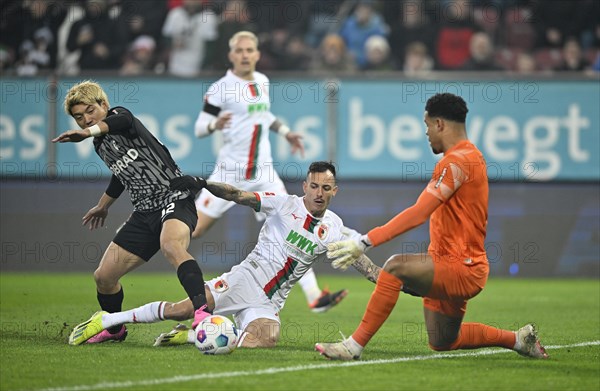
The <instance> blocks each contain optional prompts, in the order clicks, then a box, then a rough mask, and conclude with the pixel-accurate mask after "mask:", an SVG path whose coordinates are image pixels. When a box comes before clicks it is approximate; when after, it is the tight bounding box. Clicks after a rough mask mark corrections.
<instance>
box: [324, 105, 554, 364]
mask: <svg viewBox="0 0 600 391" xmlns="http://www.w3.org/2000/svg"><path fill="white" fill-rule="evenodd" d="M467 111H468V109H467V105H466V103H465V101H464V100H463V99H462V98H461V97H459V96H456V95H453V94H449V93H444V94H436V95H435V96H433V97H431V98H430V99H429V100H428V101H427V103H426V106H425V118H424V119H425V125H426V128H427V132H426V134H427V136H428V139H429V143H430V144H431V149H432V150H433V152H434V153H435V154H440V153H442V154H443V155H444V156H443V158H442V159H441V160H440V161H439V162H438V164H437V165H436V167H435V169H434V172H433V176H432V178H431V181H430V182H429V184H428V185H427V187H426V188H425V189H424V190H423V192H422V193H421V195H420V196H419V198H418V199H417V202H416V203H415V204H414V205H413V206H411V207H409V208H407V209H406V210H404V211H403V212H401V213H399V214H398V215H396V216H395V217H394V218H392V219H391V220H390V221H389V222H388V223H386V224H385V225H383V226H381V227H376V228H373V229H372V230H370V231H369V232H368V233H367V234H366V235H362V236H361V237H359V238H356V239H353V240H346V241H342V242H336V243H332V244H330V245H329V248H328V250H329V251H328V253H327V255H328V257H330V258H332V259H334V261H333V265H334V266H336V267H338V268H342V269H345V268H347V267H348V266H349V265H351V264H352V263H353V262H355V260H356V259H357V258H358V257H360V255H362V254H363V252H364V251H365V250H367V249H368V248H369V247H371V246H378V245H380V244H382V243H385V242H387V241H389V240H391V239H393V238H395V237H396V236H398V235H400V234H402V233H404V232H406V231H408V230H410V229H412V228H414V227H417V226H419V225H421V224H423V223H424V222H426V221H427V219H430V230H429V231H430V239H431V243H430V245H429V249H428V251H427V253H426V254H396V255H393V256H392V257H391V258H389V259H388V260H387V262H386V263H385V265H384V267H383V270H382V271H381V272H380V274H379V278H378V279H377V285H376V287H375V291H374V292H373V294H372V295H371V299H370V301H369V303H368V305H367V309H366V311H365V314H364V315H363V318H362V321H361V323H360V325H359V326H358V328H357V329H356V330H355V331H354V333H353V334H352V335H351V336H350V337H349V338H346V339H344V340H343V341H342V342H338V343H317V344H316V345H315V349H316V350H317V351H318V352H320V353H321V354H322V355H324V356H326V357H327V358H330V359H341V360H350V359H358V358H359V357H360V355H361V353H362V350H363V348H364V347H365V346H366V345H367V344H368V342H369V340H370V339H371V338H372V337H373V336H374V335H375V333H376V332H377V330H379V328H380V327H381V326H382V325H383V323H384V322H385V320H386V319H387V318H388V316H389V315H390V313H391V312H392V310H393V309H394V306H395V304H396V301H397V300H398V297H399V294H400V291H401V290H403V289H404V290H409V291H413V292H415V293H417V294H419V295H420V296H422V297H423V307H424V314H425V324H426V326H427V333H428V338H429V346H430V347H431V349H433V350H437V351H446V350H455V349H476V348H482V347H490V346H498V347H504V348H507V349H512V350H515V351H516V352H518V353H519V354H521V355H523V356H528V357H535V358H547V357H548V355H547V354H546V351H545V349H544V347H543V346H542V345H541V344H540V342H539V340H538V338H537V332H536V329H535V326H534V325H533V324H527V325H525V326H524V327H522V328H521V329H519V330H517V331H509V330H501V329H497V328H494V327H491V326H488V325H485V324H482V323H463V322H462V320H463V317H464V315H465V311H466V308H467V301H468V300H469V299H471V298H473V297H475V296H476V295H477V294H478V293H479V292H481V290H482V289H483V288H484V286H485V283H486V280H487V277H488V273H489V265H488V261H487V256H486V253H485V248H484V240H485V235H486V225H487V218H488V178H487V172H486V164H485V160H484V158H483V155H482V154H481V152H480V151H479V150H478V149H477V148H476V147H475V146H474V145H473V144H472V143H471V142H470V141H469V140H468V139H467V134H466V129H465V120H466V116H467Z"/></svg>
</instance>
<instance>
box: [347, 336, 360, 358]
mask: <svg viewBox="0 0 600 391" xmlns="http://www.w3.org/2000/svg"><path fill="white" fill-rule="evenodd" d="M346 347H347V348H348V350H350V353H352V354H354V355H355V356H359V355H360V354H361V353H362V351H363V349H364V346H362V345H360V344H359V343H358V342H356V341H355V340H354V338H352V336H349V337H348V338H346Z"/></svg>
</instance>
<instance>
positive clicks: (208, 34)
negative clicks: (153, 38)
mask: <svg viewBox="0 0 600 391" xmlns="http://www.w3.org/2000/svg"><path fill="white" fill-rule="evenodd" d="M217 25H218V18H217V15H216V14H215V12H214V10H212V9H211V8H209V7H208V6H206V7H205V6H204V5H203V1H202V0H183V2H182V4H181V5H180V6H178V7H175V8H173V9H171V10H170V11H169V13H168V14H167V18H166V20H165V24H164V26H163V28H162V34H163V38H164V39H165V46H164V47H165V50H166V52H167V53H168V67H167V69H168V72H169V73H170V74H171V75H174V76H181V77H194V76H197V75H198V74H199V72H200V70H201V69H202V67H203V65H204V63H205V62H206V63H210V52H209V51H208V50H207V43H208V42H210V41H215V40H216V39H217Z"/></svg>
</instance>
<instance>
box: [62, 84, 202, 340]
mask: <svg viewBox="0 0 600 391" xmlns="http://www.w3.org/2000/svg"><path fill="white" fill-rule="evenodd" d="M109 107H110V106H109V102H108V97H107V95H106V93H105V91H104V90H103V89H102V87H101V86H100V85H99V84H97V83H95V82H93V81H83V82H81V83H79V84H76V85H74V86H73V87H72V88H71V89H70V90H69V91H68V92H67V96H66V98H65V103H64V108H65V111H66V113H67V114H68V115H70V116H72V117H73V118H74V119H75V121H76V122H77V125H79V127H80V128H81V129H80V130H69V131H67V132H64V133H63V134H61V135H60V136H58V137H56V138H55V139H53V140H52V142H60V143H64V142H80V141H82V140H84V139H86V138H88V137H94V149H95V150H96V153H97V154H98V156H100V158H101V159H102V160H103V161H104V163H106V165H107V166H108V168H109V169H110V170H111V171H112V173H113V175H112V178H111V181H110V184H109V186H108V188H107V189H106V192H105V194H103V195H102V196H101V197H100V200H99V201H98V204H97V205H96V206H94V207H93V208H92V209H90V210H89V211H88V212H87V213H86V214H85V216H84V217H83V224H84V225H87V224H89V227H90V229H95V228H99V227H101V226H103V225H104V220H105V219H106V216H107V215H108V208H109V207H110V206H111V205H112V204H113V202H114V201H115V200H116V199H117V198H118V197H119V195H120V194H121V193H122V192H123V190H124V189H127V191H128V192H129V195H130V196H131V202H132V203H133V206H134V211H133V213H132V214H131V216H130V217H129V219H128V220H127V222H126V223H125V225H124V226H123V227H122V228H121V229H120V230H119V232H118V233H117V234H116V236H115V237H114V239H113V240H112V242H111V243H110V245H109V246H108V248H107V249H106V251H105V252H104V255H103V257H102V260H101V261H100V265H99V266H98V268H97V269H96V271H95V272H94V279H95V280H96V289H97V292H98V302H99V303H100V307H101V309H102V311H98V312H97V313H95V314H94V315H93V316H92V317H91V318H90V319H89V320H87V321H86V322H83V323H81V324H80V325H78V326H76V327H75V328H74V329H73V332H72V333H71V335H70V336H69V344H71V345H79V344H81V343H83V342H87V343H99V342H105V341H111V340H112V341H122V340H124V339H125V337H126V336H127V330H126V329H125V327H124V326H118V327H116V330H115V329H112V330H111V329H109V330H104V331H102V332H101V333H99V334H96V335H95V333H93V329H94V326H95V324H100V323H101V319H102V316H103V315H104V314H106V313H110V312H119V311H121V310H122V308H121V305H122V303H123V287H122V286H121V284H120V282H119V279H120V278H121V277H122V276H124V275H125V274H127V273H128V272H129V271H131V270H133V269H135V268H137V267H138V266H140V265H142V264H144V263H145V262H147V261H148V260H149V259H150V258H151V257H152V256H153V255H154V254H155V253H156V252H157V251H158V250H159V249H160V250H161V251H162V253H163V254H164V255H165V257H166V258H167V259H168V260H169V262H170V263H171V264H172V265H173V266H174V267H175V268H176V269H177V277H178V278H179V281H180V282H181V285H182V286H183V288H184V289H185V291H186V292H187V294H188V296H189V298H190V299H191V300H192V303H193V304H194V309H195V310H196V311H195V319H194V325H195V324H197V323H198V322H200V320H202V319H204V318H205V317H206V316H208V315H209V313H208V312H207V306H206V296H205V294H204V278H203V276H202V271H201V270H200V267H199V266H198V263H197V262H196V261H195V260H194V259H193V257H192V256H191V255H190V253H189V252H188V251H187V248H188V246H189V244H190V237H191V233H192V232H193V231H194V228H195V226H196V221H197V212H196V207H195V205H194V197H195V196H196V194H192V193H190V192H189V191H172V190H170V189H169V181H170V180H171V179H173V178H176V177H180V176H182V173H181V171H180V169H179V167H178V166H177V164H176V163H175V161H174V160H173V158H172V157H171V154H170V153H169V151H168V149H167V148H166V147H165V146H164V145H163V144H162V143H161V142H160V141H158V140H157V139H156V138H155V137H154V136H153V135H152V134H151V133H150V132H149V131H148V129H146V127H145V126H144V125H143V124H142V123H141V122H140V120H139V119H137V118H136V117H134V116H133V114H132V113H131V112H130V111H129V110H127V109H126V108H124V107H113V108H109ZM158 311H159V313H163V312H164V308H159V309H158ZM141 316H144V315H143V314H141ZM92 336H93V337H92Z"/></svg>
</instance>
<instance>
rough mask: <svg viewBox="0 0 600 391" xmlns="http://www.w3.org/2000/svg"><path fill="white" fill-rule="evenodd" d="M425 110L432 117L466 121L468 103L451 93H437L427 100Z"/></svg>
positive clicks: (460, 121)
mask: <svg viewBox="0 0 600 391" xmlns="http://www.w3.org/2000/svg"><path fill="white" fill-rule="evenodd" d="M425 111H427V114H429V116H430V117H439V118H444V119H446V120H449V121H455V122H459V123H463V124H464V123H465V121H466V119H467V112H468V111H469V109H467V104H466V103H465V101H464V99H463V98H461V97H460V96H458V95H454V94H451V93H448V92H446V93H443V94H435V95H434V96H432V97H431V98H429V99H428V100H427V104H426V105H425Z"/></svg>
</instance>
